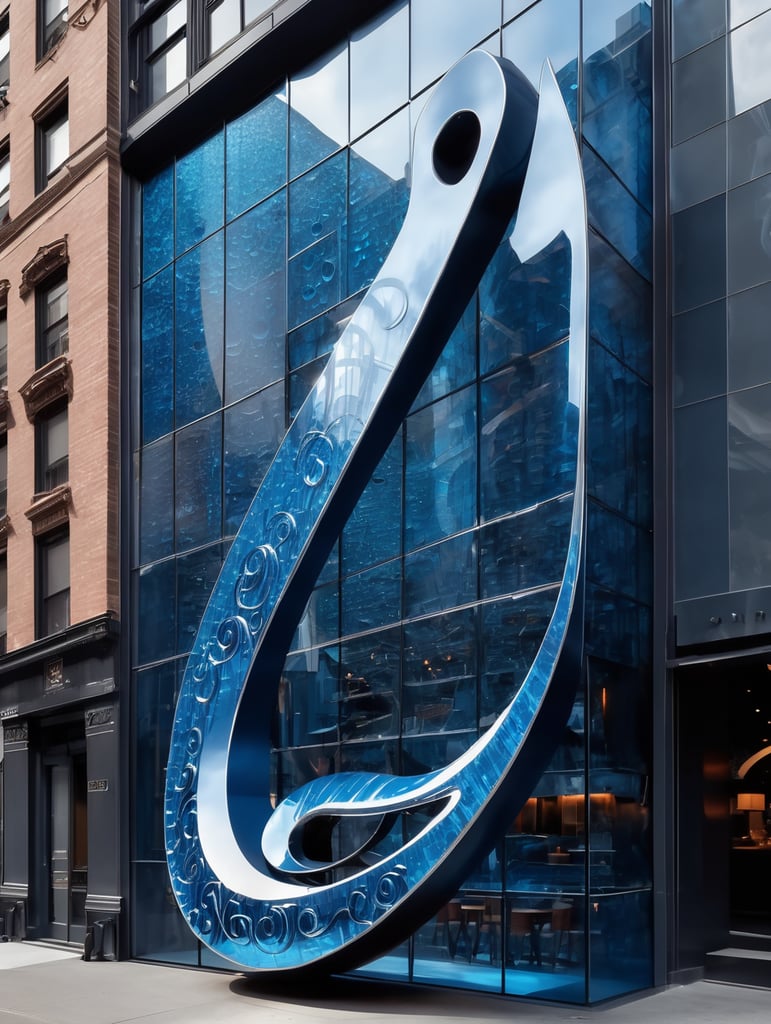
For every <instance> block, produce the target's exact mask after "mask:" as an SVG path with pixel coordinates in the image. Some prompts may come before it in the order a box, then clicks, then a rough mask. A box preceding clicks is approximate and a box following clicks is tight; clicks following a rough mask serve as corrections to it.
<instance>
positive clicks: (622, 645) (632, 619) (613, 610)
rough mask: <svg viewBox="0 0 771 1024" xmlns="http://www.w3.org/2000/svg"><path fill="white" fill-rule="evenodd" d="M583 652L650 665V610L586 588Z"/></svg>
mask: <svg viewBox="0 0 771 1024" xmlns="http://www.w3.org/2000/svg"><path fill="white" fill-rule="evenodd" d="M585 621H586V634H585V638H586V652H587V654H590V655H595V656H597V657H600V658H605V659H607V660H608V661H614V662H618V663H619V664H620V665H629V666H631V667H633V668H635V669H636V668H639V666H640V665H648V664H650V657H651V650H650V643H651V610H650V608H649V607H648V606H647V605H643V604H639V602H637V601H632V600H631V599H630V598H626V597H621V596H620V595H619V594H616V593H612V592H610V591H605V590H601V589H600V588H599V587H595V586H593V585H591V584H589V585H588V586H587V588H586V615H585Z"/></svg>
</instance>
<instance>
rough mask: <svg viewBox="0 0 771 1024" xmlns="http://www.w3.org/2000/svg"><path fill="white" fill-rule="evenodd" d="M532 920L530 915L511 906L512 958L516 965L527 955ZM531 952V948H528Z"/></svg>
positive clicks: (510, 934)
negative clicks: (526, 945) (526, 947)
mask: <svg viewBox="0 0 771 1024" xmlns="http://www.w3.org/2000/svg"><path fill="white" fill-rule="evenodd" d="M530 930H531V920H530V917H529V915H527V914H523V913H521V912H520V911H518V910H517V908H516V907H512V908H511V912H510V914H509V936H510V937H511V958H512V959H513V961H514V966H516V965H517V964H518V963H519V961H520V960H524V957H525V940H527V943H528V946H529V945H530ZM528 952H529V950H528Z"/></svg>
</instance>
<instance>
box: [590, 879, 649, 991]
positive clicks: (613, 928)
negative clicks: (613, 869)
mask: <svg viewBox="0 0 771 1024" xmlns="http://www.w3.org/2000/svg"><path fill="white" fill-rule="evenodd" d="M652 909H653V900H652V894H651V892H650V891H649V890H647V889H645V890H642V891H640V892H624V893H614V894H613V895H606V894H603V893H595V894H594V897H593V899H592V904H591V917H590V922H589V937H590V943H591V950H590V956H589V963H590V965H591V967H590V974H589V998H590V1000H591V1001H592V1002H596V1001H598V1000H601V999H610V998H612V997H613V996H618V995H620V994H621V993H622V992H632V991H634V990H636V989H644V988H649V987H650V986H651V985H652V984H653V938H652V935H653V920H652Z"/></svg>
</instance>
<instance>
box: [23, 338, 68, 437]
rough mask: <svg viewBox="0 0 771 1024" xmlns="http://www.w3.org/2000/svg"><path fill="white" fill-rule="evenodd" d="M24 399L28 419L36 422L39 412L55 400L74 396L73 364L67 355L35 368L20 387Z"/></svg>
mask: <svg viewBox="0 0 771 1024" xmlns="http://www.w3.org/2000/svg"><path fill="white" fill-rule="evenodd" d="M19 394H20V395H21V397H22V398H23V399H24V408H25V410H26V413H27V419H28V420H29V421H30V423H34V422H35V419H36V417H37V415H38V413H39V412H40V411H41V410H42V409H45V408H46V407H47V406H49V405H51V404H52V403H53V402H56V401H58V400H59V399H60V398H64V399H66V400H67V401H69V400H70V399H71V398H72V364H71V363H70V360H69V359H68V358H67V356H65V355H61V356H57V357H56V358H55V359H52V360H51V361H50V363H46V364H45V366H41V367H40V369H39V370H35V372H34V373H33V374H32V376H31V377H30V378H29V380H27V381H25V383H24V384H22V386H21V387H20V388H19Z"/></svg>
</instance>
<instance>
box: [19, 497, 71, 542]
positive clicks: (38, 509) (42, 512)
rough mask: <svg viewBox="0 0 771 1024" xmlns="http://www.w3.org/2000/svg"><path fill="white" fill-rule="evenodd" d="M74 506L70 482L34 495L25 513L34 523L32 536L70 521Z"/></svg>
mask: <svg viewBox="0 0 771 1024" xmlns="http://www.w3.org/2000/svg"><path fill="white" fill-rule="evenodd" d="M71 508H72V491H71V490H70V485H69V484H60V485H59V486H58V487H54V489H53V490H52V491H44V492H43V493H42V494H34V495H33V496H32V504H31V505H30V507H29V508H28V509H27V511H26V512H25V513H24V515H25V516H26V517H27V519H29V521H30V522H31V523H32V536H33V537H38V536H40V534H41V533H47V532H48V531H49V530H55V529H56V527H57V526H63V525H64V524H65V523H68V522H69V519H70V509H71Z"/></svg>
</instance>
